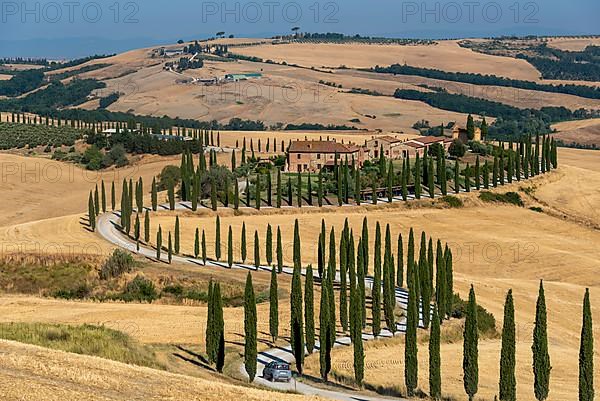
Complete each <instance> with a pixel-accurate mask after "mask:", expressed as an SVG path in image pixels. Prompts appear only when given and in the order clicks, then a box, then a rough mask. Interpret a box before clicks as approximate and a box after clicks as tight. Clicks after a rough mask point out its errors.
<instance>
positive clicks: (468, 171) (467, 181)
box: [465, 163, 471, 192]
mask: <svg viewBox="0 0 600 401" xmlns="http://www.w3.org/2000/svg"><path fill="white" fill-rule="evenodd" d="M465 189H466V191H467V192H471V169H470V167H469V163H467V167H466V168H465Z"/></svg>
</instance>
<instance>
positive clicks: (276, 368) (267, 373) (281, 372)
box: [263, 362, 292, 382]
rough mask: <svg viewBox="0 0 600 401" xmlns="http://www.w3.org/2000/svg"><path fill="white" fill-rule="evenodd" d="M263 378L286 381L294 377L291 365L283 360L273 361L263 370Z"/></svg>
mask: <svg viewBox="0 0 600 401" xmlns="http://www.w3.org/2000/svg"><path fill="white" fill-rule="evenodd" d="M263 378H264V379H266V380H269V381H286V382H289V381H290V379H291V378H292V370H291V369H290V365H289V364H287V363H281V362H271V363H269V364H267V366H265V368H264V370H263Z"/></svg>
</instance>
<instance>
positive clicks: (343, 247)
mask: <svg viewBox="0 0 600 401" xmlns="http://www.w3.org/2000/svg"><path fill="white" fill-rule="evenodd" d="M346 223H347V220H346ZM348 235H349V232H348V228H347V226H346V227H345V229H344V230H343V231H342V235H341V238H340V325H341V326H342V330H343V331H344V332H346V331H347V330H348V291H347V287H348V280H347V278H348V245H347V241H348V239H347V238H348Z"/></svg>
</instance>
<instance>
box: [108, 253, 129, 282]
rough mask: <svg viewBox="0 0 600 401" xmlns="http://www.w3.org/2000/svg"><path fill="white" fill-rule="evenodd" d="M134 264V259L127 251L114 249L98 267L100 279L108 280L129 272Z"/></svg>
mask: <svg viewBox="0 0 600 401" xmlns="http://www.w3.org/2000/svg"><path fill="white" fill-rule="evenodd" d="M134 265H135V261H134V260H133V257H132V256H131V254H130V253H129V252H125V251H122V250H120V249H115V250H114V251H113V254H112V255H111V256H110V257H109V258H108V259H107V260H106V261H105V262H104V264H103V265H102V267H101V268H100V279H102V280H108V279H111V278H114V277H119V276H120V275H122V274H124V273H129V272H130V271H132V270H133V267H134Z"/></svg>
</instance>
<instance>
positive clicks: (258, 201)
mask: <svg viewBox="0 0 600 401" xmlns="http://www.w3.org/2000/svg"><path fill="white" fill-rule="evenodd" d="M254 189H255V192H254V202H255V204H256V205H255V206H256V210H260V204H261V200H262V199H261V190H262V189H261V182H260V174H257V175H256V185H254Z"/></svg>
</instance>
